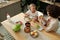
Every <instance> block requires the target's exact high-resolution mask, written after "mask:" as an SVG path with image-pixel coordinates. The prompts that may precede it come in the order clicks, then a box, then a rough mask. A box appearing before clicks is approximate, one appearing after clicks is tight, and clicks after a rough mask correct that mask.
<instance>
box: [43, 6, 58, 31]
mask: <svg viewBox="0 0 60 40" xmlns="http://www.w3.org/2000/svg"><path fill="white" fill-rule="evenodd" d="M46 10H47V14H48V19H47V23H46V24H47V25H46V26H44V27H43V28H44V29H45V30H46V31H47V32H50V31H57V29H58V22H59V21H58V13H57V11H58V10H56V6H54V5H48V6H47V8H46Z"/></svg>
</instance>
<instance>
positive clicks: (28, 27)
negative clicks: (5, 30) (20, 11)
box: [24, 22, 31, 33]
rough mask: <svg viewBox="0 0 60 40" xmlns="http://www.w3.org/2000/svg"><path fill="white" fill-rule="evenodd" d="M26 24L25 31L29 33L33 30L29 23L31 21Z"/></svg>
mask: <svg viewBox="0 0 60 40" xmlns="http://www.w3.org/2000/svg"><path fill="white" fill-rule="evenodd" d="M25 26H26V27H25V28H24V31H25V32H26V33H29V32H30V30H31V29H30V23H29V22H26V23H25Z"/></svg>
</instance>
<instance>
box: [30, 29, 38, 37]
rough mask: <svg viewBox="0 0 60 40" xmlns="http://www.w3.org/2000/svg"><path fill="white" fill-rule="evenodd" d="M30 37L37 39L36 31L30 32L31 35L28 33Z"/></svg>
mask: <svg viewBox="0 0 60 40" xmlns="http://www.w3.org/2000/svg"><path fill="white" fill-rule="evenodd" d="M30 35H31V36H32V37H34V38H35V37H38V32H37V30H34V31H32V32H31V33H30Z"/></svg>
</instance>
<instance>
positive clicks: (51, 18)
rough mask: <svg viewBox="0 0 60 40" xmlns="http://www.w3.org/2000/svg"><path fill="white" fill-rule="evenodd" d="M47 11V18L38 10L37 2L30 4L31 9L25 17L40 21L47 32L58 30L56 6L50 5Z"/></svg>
mask: <svg viewBox="0 0 60 40" xmlns="http://www.w3.org/2000/svg"><path fill="white" fill-rule="evenodd" d="M46 11H47V15H48V18H46V19H45V18H44V15H43V14H42V13H41V12H39V11H37V10H36V6H35V4H30V5H29V10H28V11H27V12H26V13H25V17H29V18H30V19H33V21H34V22H39V23H40V25H42V27H43V29H44V30H45V31H46V32H50V31H57V29H58V23H59V21H58V15H57V14H58V13H57V11H58V10H56V6H54V5H48V6H47V7H46Z"/></svg>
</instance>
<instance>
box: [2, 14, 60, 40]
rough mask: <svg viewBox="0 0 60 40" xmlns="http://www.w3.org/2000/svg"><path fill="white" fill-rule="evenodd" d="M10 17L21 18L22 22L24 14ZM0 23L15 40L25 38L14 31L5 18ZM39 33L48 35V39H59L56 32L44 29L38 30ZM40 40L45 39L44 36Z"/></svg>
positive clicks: (24, 39)
mask: <svg viewBox="0 0 60 40" xmlns="http://www.w3.org/2000/svg"><path fill="white" fill-rule="evenodd" d="M11 19H18V20H21V21H22V22H24V14H23V13H20V14H18V15H16V16H14V17H12V18H11ZM1 24H2V25H3V26H4V27H5V28H6V30H7V31H8V32H9V33H10V34H11V35H12V36H13V37H14V38H15V39H16V40H26V38H25V37H24V36H23V35H21V34H20V32H14V31H13V30H12V28H11V27H12V26H13V24H11V23H9V22H8V20H5V21H3V22H1ZM40 32H41V34H40V35H43V36H42V37H44V36H45V37H48V38H49V39H48V40H60V35H58V34H56V33H55V32H50V33H47V32H45V31H44V30H42V31H40ZM42 40H46V38H43V39H42Z"/></svg>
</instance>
